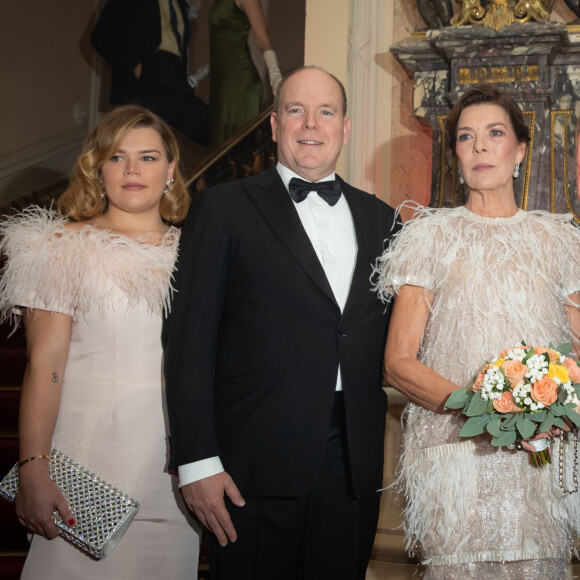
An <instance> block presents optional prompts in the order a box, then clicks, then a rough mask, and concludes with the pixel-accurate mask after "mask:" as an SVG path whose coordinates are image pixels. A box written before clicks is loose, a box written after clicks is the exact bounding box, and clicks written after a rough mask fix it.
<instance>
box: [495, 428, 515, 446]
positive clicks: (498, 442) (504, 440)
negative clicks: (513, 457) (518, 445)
mask: <svg viewBox="0 0 580 580" xmlns="http://www.w3.org/2000/svg"><path fill="white" fill-rule="evenodd" d="M515 442H516V432H515V431H502V432H501V435H500V436H499V437H494V438H493V439H492V440H491V444H492V445H493V446H494V447H505V446H507V445H513V444H514V443H515Z"/></svg>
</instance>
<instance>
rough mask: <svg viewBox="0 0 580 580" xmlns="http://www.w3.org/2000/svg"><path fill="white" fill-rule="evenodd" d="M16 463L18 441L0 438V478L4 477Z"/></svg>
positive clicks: (14, 438) (10, 438)
mask: <svg viewBox="0 0 580 580" xmlns="http://www.w3.org/2000/svg"><path fill="white" fill-rule="evenodd" d="M17 461H18V439H17V438H16V437H2V438H0V477H4V476H5V475H6V474H7V473H8V472H9V471H10V469H12V466H13V465H14V464H15V463H16V462H17Z"/></svg>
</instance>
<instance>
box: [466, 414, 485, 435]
mask: <svg viewBox="0 0 580 580" xmlns="http://www.w3.org/2000/svg"><path fill="white" fill-rule="evenodd" d="M488 423H489V415H481V416H479V417H471V418H470V419H467V421H465V425H463V427H462V428H461V431H460V432H459V435H461V437H473V436H475V435H481V434H482V433H483V432H484V431H485V427H486V425H487V424H488Z"/></svg>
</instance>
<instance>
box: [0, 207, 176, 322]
mask: <svg viewBox="0 0 580 580" xmlns="http://www.w3.org/2000/svg"><path fill="white" fill-rule="evenodd" d="M66 223H67V221H66V220H65V219H64V218H62V217H60V216H59V215H58V214H57V213H56V212H54V211H51V210H45V209H42V208H39V207H30V208H28V209H26V210H24V211H23V212H22V213H20V214H17V215H15V216H11V217H9V218H7V219H6V220H4V221H3V222H0V236H1V238H0V253H1V254H2V255H3V256H4V258H5V260H6V263H5V265H4V268H3V271H2V278H1V280H0V319H2V320H5V319H7V318H11V317H13V316H14V315H15V311H14V309H15V308H17V307H19V306H20V307H26V308H33V309H42V310H51V311H55V312H61V313H64V314H69V315H70V316H73V317H76V316H78V315H82V314H83V313H86V312H89V311H91V310H98V311H101V312H102V311H104V310H105V309H107V308H110V307H111V306H114V305H113V304H111V300H112V298H111V292H110V289H111V284H114V285H116V286H118V287H119V288H120V289H121V290H122V291H123V293H124V294H125V295H126V297H127V304H128V308H132V307H134V306H135V305H136V304H137V303H139V302H144V303H146V304H147V306H148V308H149V310H150V311H152V312H156V313H157V312H159V313H160V312H161V311H163V310H165V311H166V312H167V311H168V309H169V300H170V294H171V292H172V288H171V284H170V282H171V277H172V271H173V266H174V262H175V258H176V256H177V243H178V239H179V231H178V230H176V229H175V228H170V230H169V232H168V233H167V234H166V235H165V238H164V239H163V241H162V243H161V244H160V245H158V246H152V245H149V244H145V243H142V242H141V241H139V240H134V239H131V238H127V237H124V236H117V235H112V234H111V233H110V232H109V231H107V230H102V229H100V228H96V227H94V226H91V225H86V226H85V227H83V228H82V229H81V230H78V231H77V230H71V229H68V228H66V227H65V225H66Z"/></svg>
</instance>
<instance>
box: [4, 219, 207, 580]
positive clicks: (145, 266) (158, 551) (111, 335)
mask: <svg viewBox="0 0 580 580" xmlns="http://www.w3.org/2000/svg"><path fill="white" fill-rule="evenodd" d="M65 223H66V222H65V220H64V219H62V218H60V217H57V215H56V214H55V213H53V212H49V211H46V210H42V209H40V208H33V209H30V210H27V211H25V212H24V213H23V214H22V215H19V216H16V217H12V218H10V219H8V220H6V221H4V222H2V223H1V225H0V233H1V235H2V238H1V242H0V250H1V252H2V254H3V255H4V256H6V258H7V264H6V266H5V269H4V272H3V276H2V279H1V282H0V313H1V314H2V315H3V317H4V318H6V317H8V316H10V314H11V310H12V309H13V308H14V307H28V308H36V309H42V310H50V311H55V312H61V313H64V314H68V315H70V316H72V318H73V325H72V336H71V342H70V351H69V355H68V362H67V365H66V371H65V375H64V380H63V386H62V400H61V404H60V410H59V414H58V420H57V423H56V428H55V431H54V436H53V442H52V443H53V447H56V448H57V449H59V450H61V451H62V452H64V453H65V454H67V455H70V456H71V457H73V458H74V459H76V460H77V461H79V462H80V463H81V464H83V465H84V466H85V467H87V468H88V469H90V470H91V471H93V472H95V473H96V474H97V475H99V476H100V477H102V478H103V479H105V480H107V481H109V482H110V483H112V484H113V485H115V486H117V487H119V488H120V489H122V490H123V491H124V492H126V493H127V494H129V495H130V496H132V497H134V498H135V499H137V500H138V501H139V502H140V504H141V506H140V509H139V512H138V513H137V515H136V517H135V519H134V520H133V522H132V523H131V525H130V526H129V528H128V530H127V532H126V533H125V535H124V536H123V538H122V539H121V541H120V542H119V544H118V545H117V546H116V548H115V549H114V550H113V551H112V552H111V553H110V554H109V555H108V556H107V557H105V558H104V559H103V560H99V561H96V560H92V559H90V558H89V557H87V556H86V555H84V554H83V553H81V552H80V551H79V550H78V549H76V548H75V547H73V546H71V545H69V544H68V543H67V542H66V541H64V540H63V539H62V538H61V537H60V536H59V537H57V538H55V539H54V540H52V541H48V540H46V539H44V538H42V537H40V536H34V537H33V539H32V543H31V546H30V552H29V555H28V558H27V560H26V564H25V567H24V572H23V574H22V578H23V579H33V580H38V579H40V578H42V579H43V580H49V579H55V580H56V579H59V580H62V579H66V580H70V579H79V580H81V579H82V580H87V579H95V580H96V579H99V580H102V579H104V578H107V579H111V580H122V579H126V580H135V579H137V578H140V579H141V578H142V579H151V580H159V579H163V580H186V579H196V578H197V563H198V551H199V539H198V532H197V528H196V527H195V524H193V523H192V521H191V520H190V519H189V516H188V515H186V513H187V512H186V510H185V508H184V506H183V503H182V499H181V496H180V493H179V491H178V490H177V482H176V478H175V477H172V476H170V475H169V474H168V473H167V472H166V468H165V466H166V460H167V430H166V420H165V413H164V405H165V403H164V396H163V386H162V366H161V357H162V348H161V324H162V317H163V311H164V308H165V307H166V306H167V304H168V299H169V290H170V280H171V274H172V270H173V265H174V262H175V258H176V255H177V243H178V238H179V232H178V230H177V229H175V228H170V229H169V231H168V232H167V234H166V235H165V237H164V239H163V241H162V242H161V243H160V244H159V245H158V246H152V245H148V244H144V243H140V242H139V241H136V240H133V239H130V238H127V237H123V236H117V235H111V234H110V233H109V232H107V231H103V230H102V229H97V228H95V227H93V226H85V227H84V228H82V229H81V230H80V231H73V230H70V229H66V228H65Z"/></svg>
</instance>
